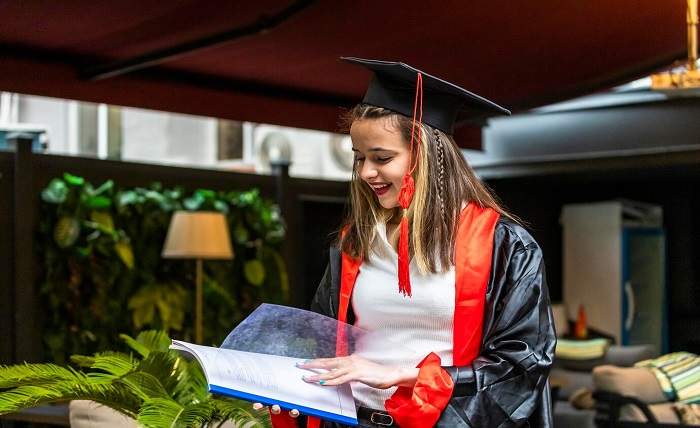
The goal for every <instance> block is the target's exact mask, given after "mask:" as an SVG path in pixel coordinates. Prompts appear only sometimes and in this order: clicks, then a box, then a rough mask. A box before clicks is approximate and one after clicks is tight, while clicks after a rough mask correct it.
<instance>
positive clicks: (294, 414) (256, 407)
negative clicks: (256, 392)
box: [253, 403, 299, 418]
mask: <svg viewBox="0 0 700 428" xmlns="http://www.w3.org/2000/svg"><path fill="white" fill-rule="evenodd" d="M253 409H254V410H257V411H262V410H264V409H266V406H264V405H263V404H262V403H253ZM270 412H271V413H272V414H273V415H279V414H280V413H281V412H282V409H281V408H280V406H279V405H277V404H273V405H272V407H270ZM289 416H291V417H293V418H296V417H299V410H297V409H292V410H290V411H289Z"/></svg>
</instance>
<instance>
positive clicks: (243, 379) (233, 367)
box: [170, 340, 357, 425]
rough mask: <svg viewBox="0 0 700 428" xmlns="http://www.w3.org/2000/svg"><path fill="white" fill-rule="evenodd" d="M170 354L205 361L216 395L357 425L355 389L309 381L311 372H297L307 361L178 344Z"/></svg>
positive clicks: (211, 388)
mask: <svg viewBox="0 0 700 428" xmlns="http://www.w3.org/2000/svg"><path fill="white" fill-rule="evenodd" d="M170 349H174V350H177V351H180V352H183V353H187V354H190V355H192V356H193V357H194V358H196V359H197V361H199V364H200V365H201V366H202V369H203V370H204V374H205V375H206V377H207V382H208V383H209V391H210V392H212V393H215V394H220V395H224V396H229V397H234V398H240V399H242V400H247V401H251V402H259V403H262V404H265V405H268V406H271V405H273V404H278V405H279V406H280V407H281V408H282V409H286V410H291V409H298V410H299V412H301V413H302V414H306V415H310V416H317V417H319V418H322V419H326V420H329V421H334V422H339V423H342V424H347V425H357V412H356V410H355V402H354V400H353V397H352V391H351V389H350V385H349V384H345V385H340V386H321V385H318V384H311V383H307V382H304V381H303V380H302V379H301V377H302V376H303V375H308V374H310V372H309V371H308V370H304V369H300V368H298V367H296V363H298V362H301V361H303V359H301V358H292V357H284V356H278V355H268V354H260V353H254V352H245V351H236V350H231V349H222V348H214V347H210V346H201V345H195V344H192V343H187V342H181V341H177V340H173V342H172V345H170Z"/></svg>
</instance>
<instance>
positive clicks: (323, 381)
mask: <svg viewBox="0 0 700 428" xmlns="http://www.w3.org/2000/svg"><path fill="white" fill-rule="evenodd" d="M318 383H319V385H324V384H325V383H326V381H325V380H319V381H318Z"/></svg>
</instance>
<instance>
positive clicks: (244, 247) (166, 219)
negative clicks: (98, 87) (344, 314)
mask: <svg viewBox="0 0 700 428" xmlns="http://www.w3.org/2000/svg"><path fill="white" fill-rule="evenodd" d="M41 198H42V204H41V216H40V228H39V233H38V237H37V239H38V243H37V245H36V248H37V249H38V250H39V251H40V252H41V253H40V254H39V257H38V260H41V262H42V263H43V265H42V267H43V269H41V286H40V293H41V296H42V298H43V301H44V304H45V308H46V311H45V313H46V316H45V317H44V319H43V321H44V327H43V332H44V342H45V343H44V344H45V346H44V348H45V350H46V351H47V355H46V358H47V359H50V360H52V361H55V362H58V363H63V362H65V361H66V359H67V357H68V355H71V354H91V353H94V352H96V351H97V350H98V349H109V348H114V346H115V345H116V343H115V341H114V339H113V332H115V331H125V332H130V333H132V334H133V333H134V332H135V331H139V330H141V329H143V328H156V329H161V330H165V331H166V332H168V333H172V334H174V335H176V336H177V337H178V338H182V339H184V340H191V339H192V337H193V327H192V326H193V324H194V320H193V318H194V314H193V309H194V308H193V306H194V305H193V302H194V283H195V263H194V261H191V260H167V259H163V258H162V257H161V250H162V245H163V242H164V240H165V235H166V233H167V229H168V225H169V223H170V218H171V216H172V215H173V213H174V212H175V211H177V210H182V209H185V210H214V211H219V212H222V213H224V214H225V216H226V218H227V221H228V224H229V229H230V233H231V242H232V244H233V247H234V253H235V258H234V260H232V261H206V262H205V263H204V274H205V278H204V282H203V284H204V305H205V311H204V316H205V320H204V325H205V332H204V333H205V338H204V339H205V343H209V344H216V343H220V342H221V341H222V340H223V339H224V338H225V336H226V334H227V333H228V332H229V331H230V330H231V329H232V327H233V326H234V325H235V324H236V323H238V322H239V321H240V320H242V319H243V318H244V317H245V315H247V314H248V313H249V312H250V311H252V310H253V309H254V308H255V307H257V305H258V304H259V303H260V302H262V301H267V302H276V303H285V302H286V301H287V299H288V285H287V273H286V266H285V263H284V261H283V259H282V257H281V256H280V252H279V251H280V247H281V244H282V240H283V239H284V223H283V221H282V219H281V218H280V215H279V212H278V209H277V207H276V206H275V205H274V204H272V203H271V202H269V201H266V200H264V199H263V198H262V197H261V196H260V194H259V192H258V191H257V190H250V191H244V192H240V191H231V192H216V191H213V190H206V189H198V190H195V191H193V192H191V193H188V192H186V191H185V190H184V189H183V188H179V187H175V188H164V187H163V186H162V185H160V184H158V183H155V184H153V185H151V186H150V187H147V188H141V187H138V188H120V187H118V186H117V185H116V184H115V183H114V182H112V181H111V180H109V181H106V182H105V183H103V184H101V185H99V186H93V185H92V184H91V183H89V182H88V181H86V180H85V179H83V178H82V177H78V176H75V175H71V174H64V176H63V177H61V178H55V179H53V180H51V182H50V183H49V184H48V186H47V187H46V188H45V189H44V190H43V191H42V193H41Z"/></svg>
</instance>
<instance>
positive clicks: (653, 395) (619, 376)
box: [593, 365, 667, 403]
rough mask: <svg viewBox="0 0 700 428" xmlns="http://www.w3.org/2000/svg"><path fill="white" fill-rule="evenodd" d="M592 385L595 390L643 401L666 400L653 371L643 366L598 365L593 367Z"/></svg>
mask: <svg viewBox="0 0 700 428" xmlns="http://www.w3.org/2000/svg"><path fill="white" fill-rule="evenodd" d="M593 386H594V387H595V390H597V391H608V392H614V393H617V394H620V395H627V396H630V397H635V398H637V399H639V400H641V401H643V402H645V403H662V402H665V401H667V400H666V396H665V395H664V393H663V391H662V390H661V386H660V385H659V381H658V380H656V376H654V373H652V371H651V370H649V369H648V368H644V367H617V366H611V365H604V366H598V367H596V368H594V369H593Z"/></svg>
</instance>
